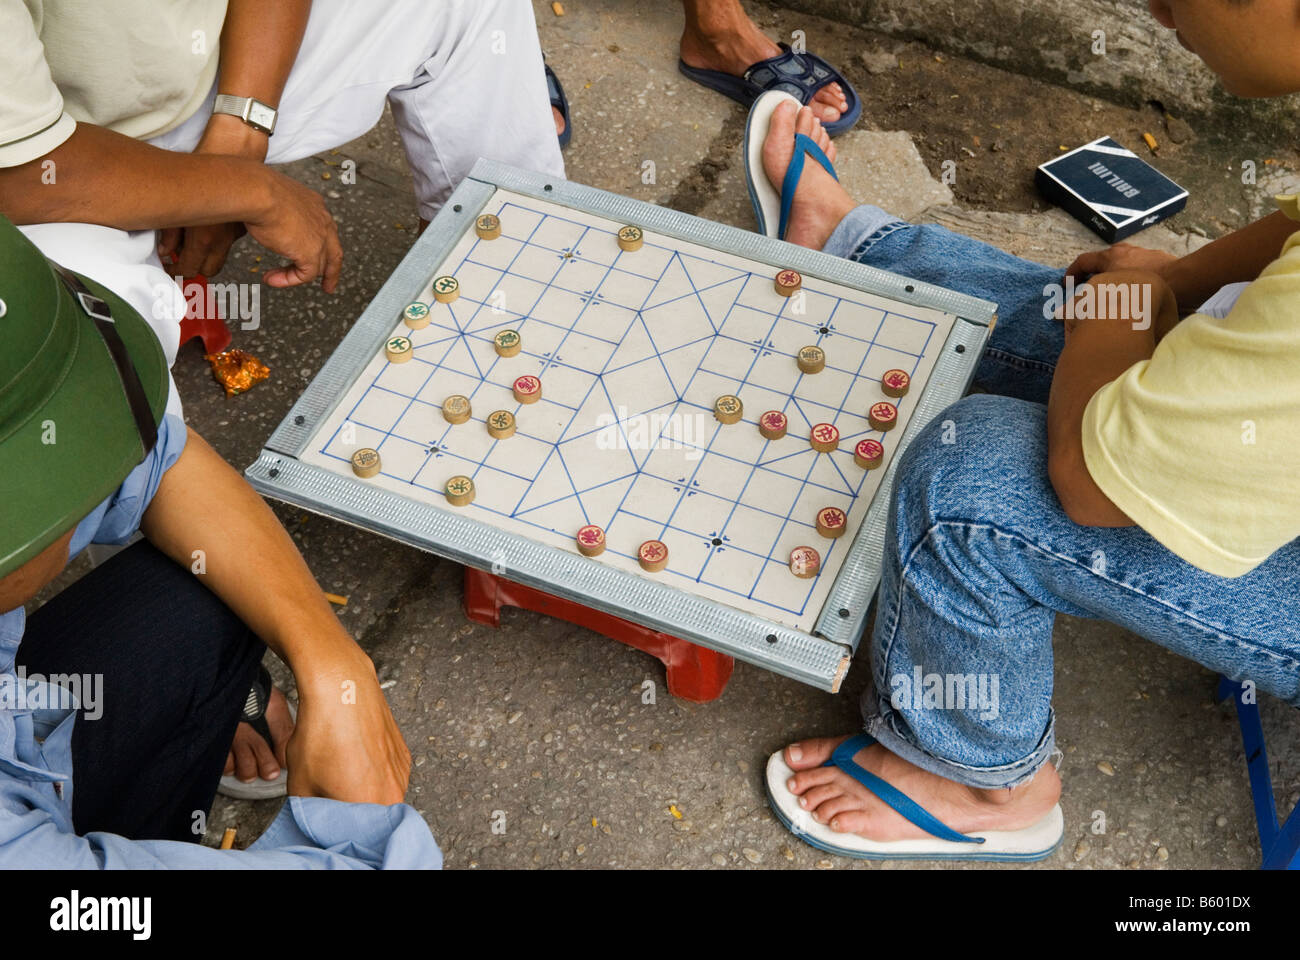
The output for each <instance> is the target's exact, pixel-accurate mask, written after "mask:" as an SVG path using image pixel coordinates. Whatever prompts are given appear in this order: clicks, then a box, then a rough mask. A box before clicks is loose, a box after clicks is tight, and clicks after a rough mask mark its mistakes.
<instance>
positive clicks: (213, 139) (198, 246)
mask: <svg viewBox="0 0 1300 960" xmlns="http://www.w3.org/2000/svg"><path fill="white" fill-rule="evenodd" d="M269 139H270V138H269V137H268V136H267V135H266V134H265V133H262V132H261V131H260V130H255V129H253V128H252V127H250V126H249V125H248V124H246V123H244V121H243V120H241V119H239V117H232V116H229V115H227V114H224V113H214V114H213V115H212V116H211V117H209V118H208V125H207V127H206V128H205V129H204V131H203V138H202V139H201V140H199V143H198V146H196V147H195V148H194V152H195V153H196V154H208V155H216V156H227V157H243V158H244V159H246V160H255V161H257V162H258V163H263V162H265V160H266V151H267V146H268V143H267V141H268V140H269ZM245 233H247V231H246V230H245V229H244V225H243V224H242V223H217V224H212V225H210V226H202V227H168V228H167V229H166V230H163V231H162V232H161V234H160V235H159V239H158V256H159V257H161V258H162V261H163V263H164V264H167V265H168V266H169V268H170V271H171V273H173V274H174V275H176V276H181V277H192V276H194V275H195V274H202V275H203V276H205V277H215V276H216V275H217V274H218V273H220V272H221V270H222V268H223V267H224V266H225V265H226V257H227V256H229V254H230V248H231V247H232V246H233V245H234V243H235V241H236V240H238V239H239V238H240V237H242V236H243V235H244V234H245Z"/></svg>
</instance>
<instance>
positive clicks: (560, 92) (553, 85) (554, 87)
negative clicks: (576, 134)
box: [545, 63, 573, 150]
mask: <svg viewBox="0 0 1300 960" xmlns="http://www.w3.org/2000/svg"><path fill="white" fill-rule="evenodd" d="M545 67H546V93H547V96H549V97H550V100H551V106H553V107H554V108H555V109H556V110H559V111H560V116H562V117H564V132H563V133H562V134H560V149H561V150H563V149H564V148H565V147H567V146H568V145H569V141H570V140H572V139H573V119H572V118H571V117H570V116H569V98H568V97H566V96H565V95H564V87H563V86H561V85H560V78H559V77H557V76H556V75H555V71H554V70H552V69H551V65H550V64H549V63H548V64H545Z"/></svg>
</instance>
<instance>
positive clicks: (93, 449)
mask: <svg viewBox="0 0 1300 960" xmlns="http://www.w3.org/2000/svg"><path fill="white" fill-rule="evenodd" d="M167 389H168V378H167V359H166V357H165V356H164V354H163V351H162V347H161V346H160V345H159V343H158V340H157V338H156V337H155V336H154V333H153V331H152V330H151V329H150V328H149V325H148V324H147V323H146V322H145V320H144V318H143V317H141V316H140V314H138V313H137V312H136V311H135V310H133V309H132V308H131V307H130V306H128V305H127V303H126V301H124V300H122V298H120V297H118V296H117V295H115V294H114V293H113V292H112V291H110V290H108V289H107V288H106V287H103V286H101V285H100V284H97V283H95V282H94V281H93V280H90V279H88V278H85V277H80V276H78V275H76V274H73V273H71V272H70V271H67V270H64V269H63V268H62V267H59V266H58V265H57V264H54V263H52V262H51V261H49V260H47V259H46V258H45V257H44V256H43V255H42V254H41V252H40V251H39V250H38V249H37V248H36V246H35V245H34V244H33V243H32V242H31V241H30V240H28V239H27V238H26V237H25V236H24V235H23V234H22V233H21V232H20V231H19V230H18V228H17V227H15V226H14V225H13V224H12V223H10V222H9V221H8V220H7V219H5V218H4V217H3V216H0V577H5V576H7V575H9V574H10V573H12V572H13V571H15V570H17V569H18V568H19V567H21V566H23V564H25V563H27V561H29V560H31V559H32V558H33V557H35V556H36V555H37V554H39V553H40V552H41V551H42V550H44V549H45V548H46V547H48V546H49V545H50V544H52V543H54V542H55V541H56V540H58V539H59V538H60V537H61V536H63V534H65V533H67V532H68V531H69V530H70V529H72V528H73V527H74V526H76V525H77V524H78V523H79V522H80V521H81V519H82V518H83V517H85V516H86V515H87V514H88V513H90V511H91V510H93V509H94V508H95V507H96V506H98V505H99V504H100V503H101V502H102V501H103V500H104V499H105V498H107V497H108V496H109V495H110V494H111V493H112V492H113V491H114V490H116V489H117V488H118V487H119V486H120V485H121V483H122V481H123V480H124V479H125V478H126V476H127V474H129V473H130V472H131V471H132V470H133V469H134V468H135V467H136V466H137V465H138V464H139V463H140V461H141V460H143V459H144V457H145V456H146V455H147V454H148V453H149V451H150V450H151V449H152V448H153V445H154V443H155V442H156V440H157V428H158V422H159V421H160V420H161V419H162V415H163V411H164V409H165V408H166V404H167Z"/></svg>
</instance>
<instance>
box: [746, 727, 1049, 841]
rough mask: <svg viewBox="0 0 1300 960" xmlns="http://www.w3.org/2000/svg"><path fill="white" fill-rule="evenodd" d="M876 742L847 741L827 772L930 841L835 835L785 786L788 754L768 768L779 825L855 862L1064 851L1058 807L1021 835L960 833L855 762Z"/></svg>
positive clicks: (776, 755)
mask: <svg viewBox="0 0 1300 960" xmlns="http://www.w3.org/2000/svg"><path fill="white" fill-rule="evenodd" d="M875 742H876V741H875V739H874V738H873V737H869V736H867V735H866V734H859V735H858V736H856V737H849V739H847V740H845V741H844V742H843V743H841V744H840V745H839V746H838V747H836V748H835V752H834V753H833V754H831V758H830V759H829V760H828V761H826V763H825V766H828V767H831V766H834V767H839V768H840V769H841V770H843V771H844V772H845V773H847V774H848V775H849V776H851V777H853V779H855V780H857V781H858V783H860V784H862V785H863V786H864V787H866V788H867V789H868V790H870V791H871V792H872V793H873V794H875V795H876V796H877V797H879V798H880V799H881V800H883V801H884V802H885V803H887V804H888V805H889V806H890V807H892V808H893V809H894V810H896V811H897V812H898V813H899V814H900V815H901V816H902V817H903V818H904V819H906V820H907V821H909V822H910V823H913V824H915V825H916V826H918V827H920V828H921V829H922V830H924V831H925V832H926V833H928V834H930V836H929V837H925V838H922V839H915V840H887V841H886V840H867V839H866V838H865V837H860V836H858V835H857V834H855V833H837V832H836V831H834V830H832V829H831V828H830V827H828V826H826V825H825V824H821V823H818V822H817V821H816V820H814V819H813V818H812V817H811V816H810V815H809V813H808V811H807V810H804V809H803V808H802V807H801V806H799V798H798V797H797V796H795V795H794V794H793V793H791V792H790V790H789V788H788V787H787V786H786V784H787V783H788V782H789V780H790V778H791V777H792V776H794V771H793V770H791V769H790V767H789V765H788V764H787V763H786V762H785V756H784V754H785V751H784V750H778V751H777V752H776V753H774V754H772V756H771V758H770V759H769V760H768V762H767V778H766V779H767V800H768V803H769V804H770V805H771V807H772V812H773V813H775V814H776V817H777V819H778V820H780V821H781V823H782V824H783V825H784V826H785V827H786V829H788V830H789V831H790V832H791V833H793V834H794V835H795V836H797V837H798V838H799V839H800V840H802V841H804V842H805V843H807V844H809V845H811V846H814V847H816V848H817V849H818V850H825V851H826V852H827V853H833V854H836V855H838V856H841V857H852V858H854V859H856V860H1006V861H1020V862H1028V861H1032V860H1042V859H1045V858H1046V857H1049V856H1051V855H1052V854H1053V853H1054V852H1055V851H1056V848H1057V847H1059V846H1060V845H1061V839H1062V838H1063V837H1064V836H1065V818H1064V816H1063V815H1062V813H1061V806H1060V804H1057V805H1056V806H1055V807H1053V808H1052V810H1051V811H1050V812H1049V813H1048V814H1047V816H1045V817H1043V818H1042V819H1041V820H1039V821H1038V822H1037V823H1035V824H1033V825H1032V826H1028V827H1024V828H1023V829H1020V830H989V831H987V832H984V833H972V834H965V833H958V832H957V831H956V830H953V829H952V828H951V827H949V826H947V825H946V824H944V823H943V822H942V821H940V820H939V819H937V818H936V817H934V816H933V815H931V814H930V813H929V812H928V811H926V810H925V809H924V808H923V807H922V806H921V805H920V804H918V803H917V802H916V801H915V800H913V799H911V798H910V797H908V796H906V795H905V794H903V793H902V792H900V791H899V790H898V789H897V788H895V787H892V786H890V785H889V784H888V783H886V782H885V781H884V780H881V779H880V778H879V777H877V776H876V775H875V774H873V773H871V772H869V771H867V770H864V769H863V768H862V767H860V766H858V765H857V764H856V763H855V762H854V761H853V756H854V754H856V753H857V752H858V751H859V750H861V749H863V748H864V747H869V746H871V745H872V744H873V743H875Z"/></svg>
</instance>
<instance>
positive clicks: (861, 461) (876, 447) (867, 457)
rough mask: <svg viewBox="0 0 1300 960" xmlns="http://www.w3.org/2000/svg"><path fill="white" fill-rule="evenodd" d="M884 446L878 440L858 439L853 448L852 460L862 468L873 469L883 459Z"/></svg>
mask: <svg viewBox="0 0 1300 960" xmlns="http://www.w3.org/2000/svg"><path fill="white" fill-rule="evenodd" d="M884 456H885V448H884V447H883V446H881V445H880V441H879V440H859V441H858V445H857V446H856V447H854V448H853V462H854V463H856V464H857V465H858V466H859V467H861V468H862V469H863V470H874V469H876V467H878V466H880V461H881V460H882V459H884Z"/></svg>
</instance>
